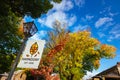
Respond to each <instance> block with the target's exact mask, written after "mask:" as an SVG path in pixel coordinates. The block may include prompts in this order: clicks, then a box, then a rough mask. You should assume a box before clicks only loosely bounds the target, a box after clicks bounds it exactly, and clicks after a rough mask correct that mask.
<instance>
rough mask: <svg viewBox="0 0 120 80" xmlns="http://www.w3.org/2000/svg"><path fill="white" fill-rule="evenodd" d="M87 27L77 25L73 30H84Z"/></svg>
mask: <svg viewBox="0 0 120 80" xmlns="http://www.w3.org/2000/svg"><path fill="white" fill-rule="evenodd" d="M89 27H90V26H89V25H78V26H76V27H74V29H73V31H74V32H77V31H79V30H86V29H87V28H89Z"/></svg>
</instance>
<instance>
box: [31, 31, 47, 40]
mask: <svg viewBox="0 0 120 80" xmlns="http://www.w3.org/2000/svg"><path fill="white" fill-rule="evenodd" d="M46 34H47V32H46V31H43V30H42V31H38V32H37V33H36V34H35V35H34V36H32V37H31V38H33V39H42V38H43V37H45V36H46Z"/></svg>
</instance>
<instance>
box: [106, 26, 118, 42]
mask: <svg viewBox="0 0 120 80" xmlns="http://www.w3.org/2000/svg"><path fill="white" fill-rule="evenodd" d="M109 34H110V37H109V38H108V41H112V40H113V39H119V38H120V24H116V25H115V26H114V27H113V28H112V29H111V31H110V32H109Z"/></svg>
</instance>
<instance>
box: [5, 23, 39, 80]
mask: <svg viewBox="0 0 120 80" xmlns="http://www.w3.org/2000/svg"><path fill="white" fill-rule="evenodd" d="M37 31H38V29H37V27H36V25H35V24H34V22H27V23H23V32H24V35H25V38H24V41H23V43H22V46H21V48H20V51H19V53H18V55H17V57H16V59H15V62H14V64H13V65H12V69H11V71H10V73H9V75H8V78H7V80H11V78H12V76H13V73H14V71H15V69H16V67H17V64H18V62H19V59H20V56H21V53H22V52H23V50H24V47H25V43H26V41H27V40H28V38H29V37H31V36H33V35H34V34H35V33H36V32H37Z"/></svg>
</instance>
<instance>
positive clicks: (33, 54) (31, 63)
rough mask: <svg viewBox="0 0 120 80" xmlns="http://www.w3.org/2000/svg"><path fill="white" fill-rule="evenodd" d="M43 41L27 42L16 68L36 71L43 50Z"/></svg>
mask: <svg viewBox="0 0 120 80" xmlns="http://www.w3.org/2000/svg"><path fill="white" fill-rule="evenodd" d="M44 45H45V41H44V40H28V41H27V44H26V47H25V50H24V51H23V54H22V57H21V60H20V62H19V64H18V66H17V67H20V68H34V69H37V68H38V66H39V63H40V59H41V56H42V52H43V49H44Z"/></svg>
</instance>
